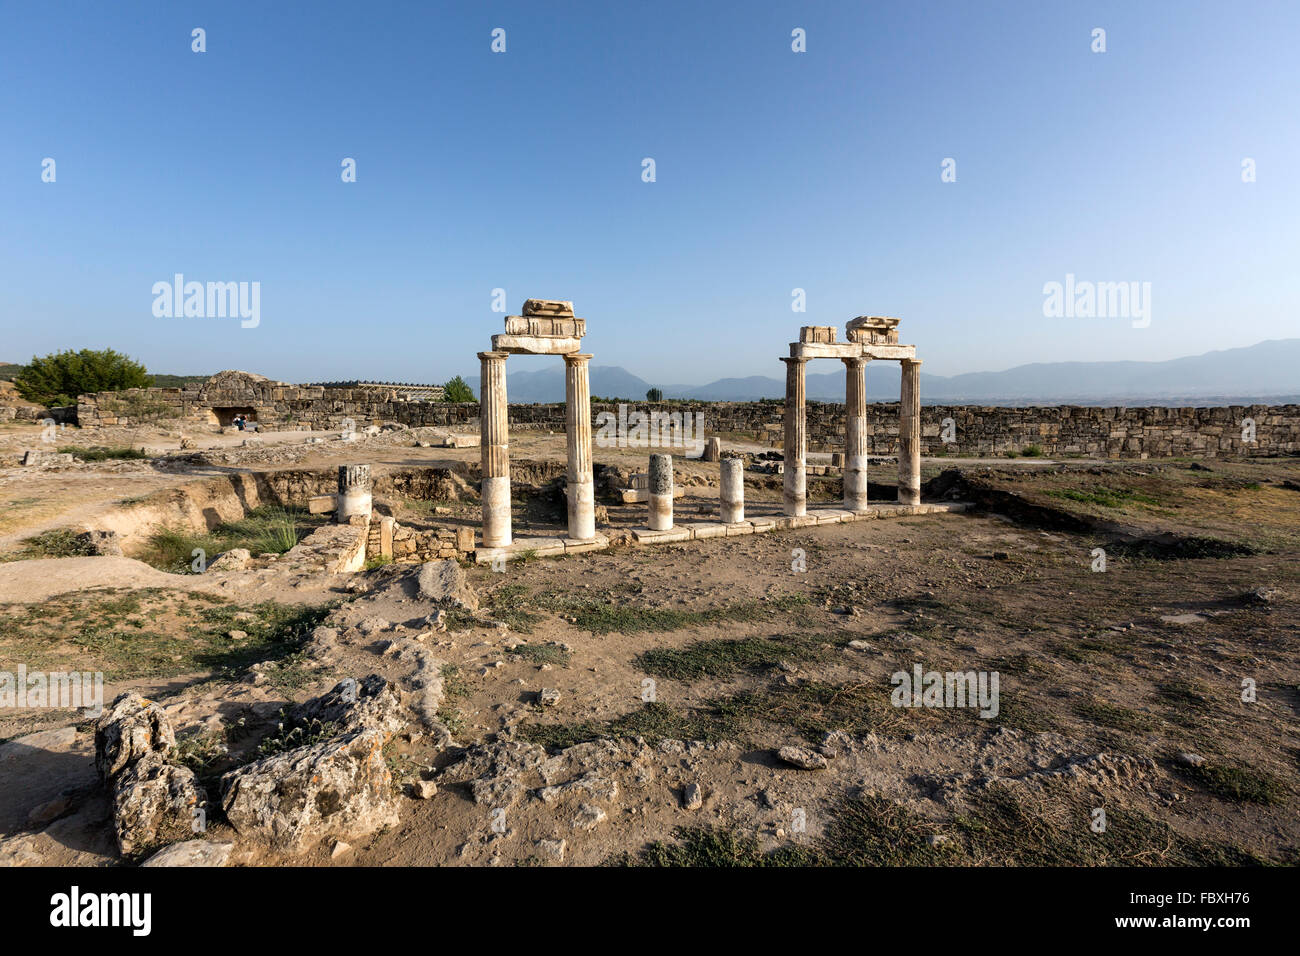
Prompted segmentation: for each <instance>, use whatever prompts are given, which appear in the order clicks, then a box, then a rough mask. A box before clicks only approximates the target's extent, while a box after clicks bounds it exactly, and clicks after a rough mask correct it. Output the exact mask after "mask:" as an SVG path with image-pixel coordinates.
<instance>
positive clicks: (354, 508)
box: [334, 465, 372, 524]
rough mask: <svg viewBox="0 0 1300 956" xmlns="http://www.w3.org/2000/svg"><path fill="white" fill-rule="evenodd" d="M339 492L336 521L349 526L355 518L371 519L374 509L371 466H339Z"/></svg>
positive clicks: (335, 512)
mask: <svg viewBox="0 0 1300 956" xmlns="http://www.w3.org/2000/svg"><path fill="white" fill-rule="evenodd" d="M338 487H339V492H338V495H337V496H336V497H335V499H334V501H335V511H334V520H335V521H337V522H339V523H340V524H347V523H348V522H349V521H350V520H351V519H352V518H353V517H356V516H360V517H365V518H369V517H370V511H371V507H372V504H371V502H372V498H371V495H370V487H371V483H370V466H369V465H339V485H338Z"/></svg>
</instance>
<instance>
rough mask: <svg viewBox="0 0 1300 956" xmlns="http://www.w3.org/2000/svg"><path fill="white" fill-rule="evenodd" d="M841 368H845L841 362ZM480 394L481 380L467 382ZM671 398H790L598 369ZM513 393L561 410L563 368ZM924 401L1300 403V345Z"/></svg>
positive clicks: (772, 380) (961, 380)
mask: <svg viewBox="0 0 1300 956" xmlns="http://www.w3.org/2000/svg"><path fill="white" fill-rule="evenodd" d="M836 364H838V363H836ZM818 366H821V367H823V368H828V369H829V368H832V367H834V366H833V365H832V363H831V362H815V363H812V364H811V365H810V366H809V369H808V379H807V390H808V397H809V398H810V399H813V400H816V401H828V402H842V401H844V370H843V368H842V367H835V370H834V371H828V372H817V371H814V369H816V368H818ZM462 377H463V378H464V379H465V381H466V382H468V383H469V385H470V387H471V388H473V389H474V394H475V395H477V394H478V393H479V390H478V376H477V375H464V376H462ZM656 386H657V387H658V388H660V389H662V390H663V393H664V398H665V399H666V400H667V399H674V398H677V399H696V400H701V401H715V402H748V401H757V400H758V399H762V398H784V397H785V379H784V378H777V377H775V376H766V375H751V376H749V377H747V378H721V379H718V380H717V381H715V382H710V383H709V384H707V385H658V384H657V383H654V382H648V381H646V380H645V379H643V378H641V377H639V376H637V375H635V374H633V373H632V372H629V371H628V370H627V369H624V368H620V367H618V366H611V365H593V366H592V367H591V394H592V395H595V396H599V397H601V398H624V399H630V400H633V401H638V402H643V401H645V394H646V391H647V390H649V389H650V388H652V387H656ZM506 393H507V395H508V396H509V399H510V401H511V402H512V403H530V402H561V401H564V365H563V363H561V362H558V361H557V362H556V363H555V368H545V369H539V370H537V371H531V372H524V371H521V372H509V373H508V375H507V380H506ZM921 398H922V401H923V402H925V403H926V404H929V405H947V404H958V403H968V404H984V405H1060V404H1066V403H1072V404H1079V405H1101V404H1107V405H1109V404H1127V405H1136V404H1152V405H1190V404H1201V405H1225V404H1249V403H1251V402H1268V403H1274V404H1278V403H1286V402H1297V401H1300V339H1275V340H1272V341H1268V342H1260V343H1259V344H1257V345H1251V346H1248V347H1245V348H1236V349H1224V350H1222V351H1218V352H1206V353H1205V354H1203V355H1193V356H1189V357H1187V358H1178V359H1169V360H1168V361H1164V362H1131V361H1122V362H1035V363H1033V364H1031V365H1018V366H1016V367H1015V368H1010V369H1007V370H1006V371H1003V372H967V373H965V374H962V375H952V376H944V375H931V374H929V373H927V372H922V373H921ZM867 399H868V401H885V402H889V401H897V400H898V371H897V364H896V363H894V362H879V363H872V364H869V365H868V366H867Z"/></svg>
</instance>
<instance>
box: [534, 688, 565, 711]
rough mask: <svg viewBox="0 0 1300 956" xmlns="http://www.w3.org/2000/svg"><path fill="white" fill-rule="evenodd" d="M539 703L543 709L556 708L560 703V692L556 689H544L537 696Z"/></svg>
mask: <svg viewBox="0 0 1300 956" xmlns="http://www.w3.org/2000/svg"><path fill="white" fill-rule="evenodd" d="M537 702H538V703H539V704H541V705H542V706H543V707H554V706H555V705H556V704H558V703H559V702H560V692H559V691H558V690H556V689H555V688H554V687H543V688H542V691H541V693H540V694H538V695H537Z"/></svg>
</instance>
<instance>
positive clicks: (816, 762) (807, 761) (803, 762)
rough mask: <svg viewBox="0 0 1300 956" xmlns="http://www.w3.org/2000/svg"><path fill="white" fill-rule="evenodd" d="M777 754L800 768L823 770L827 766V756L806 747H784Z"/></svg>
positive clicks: (791, 764)
mask: <svg viewBox="0 0 1300 956" xmlns="http://www.w3.org/2000/svg"><path fill="white" fill-rule="evenodd" d="M776 755H777V756H778V757H780V758H781V759H782V760H783V761H785V762H786V763H788V764H789V765H790V766H792V767H798V768H799V769H800V770H821V769H823V768H824V767H825V766H826V758H825V757H823V756H822V755H821V754H819V753H816V752H815V751H812V750H808V749H807V748H806V747H794V746H788V747H782V748H781V749H780V750H778V751H777V752H776Z"/></svg>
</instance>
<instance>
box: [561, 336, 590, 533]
mask: <svg viewBox="0 0 1300 956" xmlns="http://www.w3.org/2000/svg"><path fill="white" fill-rule="evenodd" d="M590 361H591V356H590V355H583V354H579V353H570V354H567V355H565V356H564V403H565V404H564V434H565V438H566V439H567V440H568V446H569V447H568V450H569V471H568V476H567V477H568V482H567V483H568V495H569V537H570V538H577V539H578V540H579V541H589V540H590V539H592V538H594V537H595V536H596V487H595V485H594V484H592V478H591V380H590V378H589V377H588V375H589V373H588V365H587V363H588V362H590Z"/></svg>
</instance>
